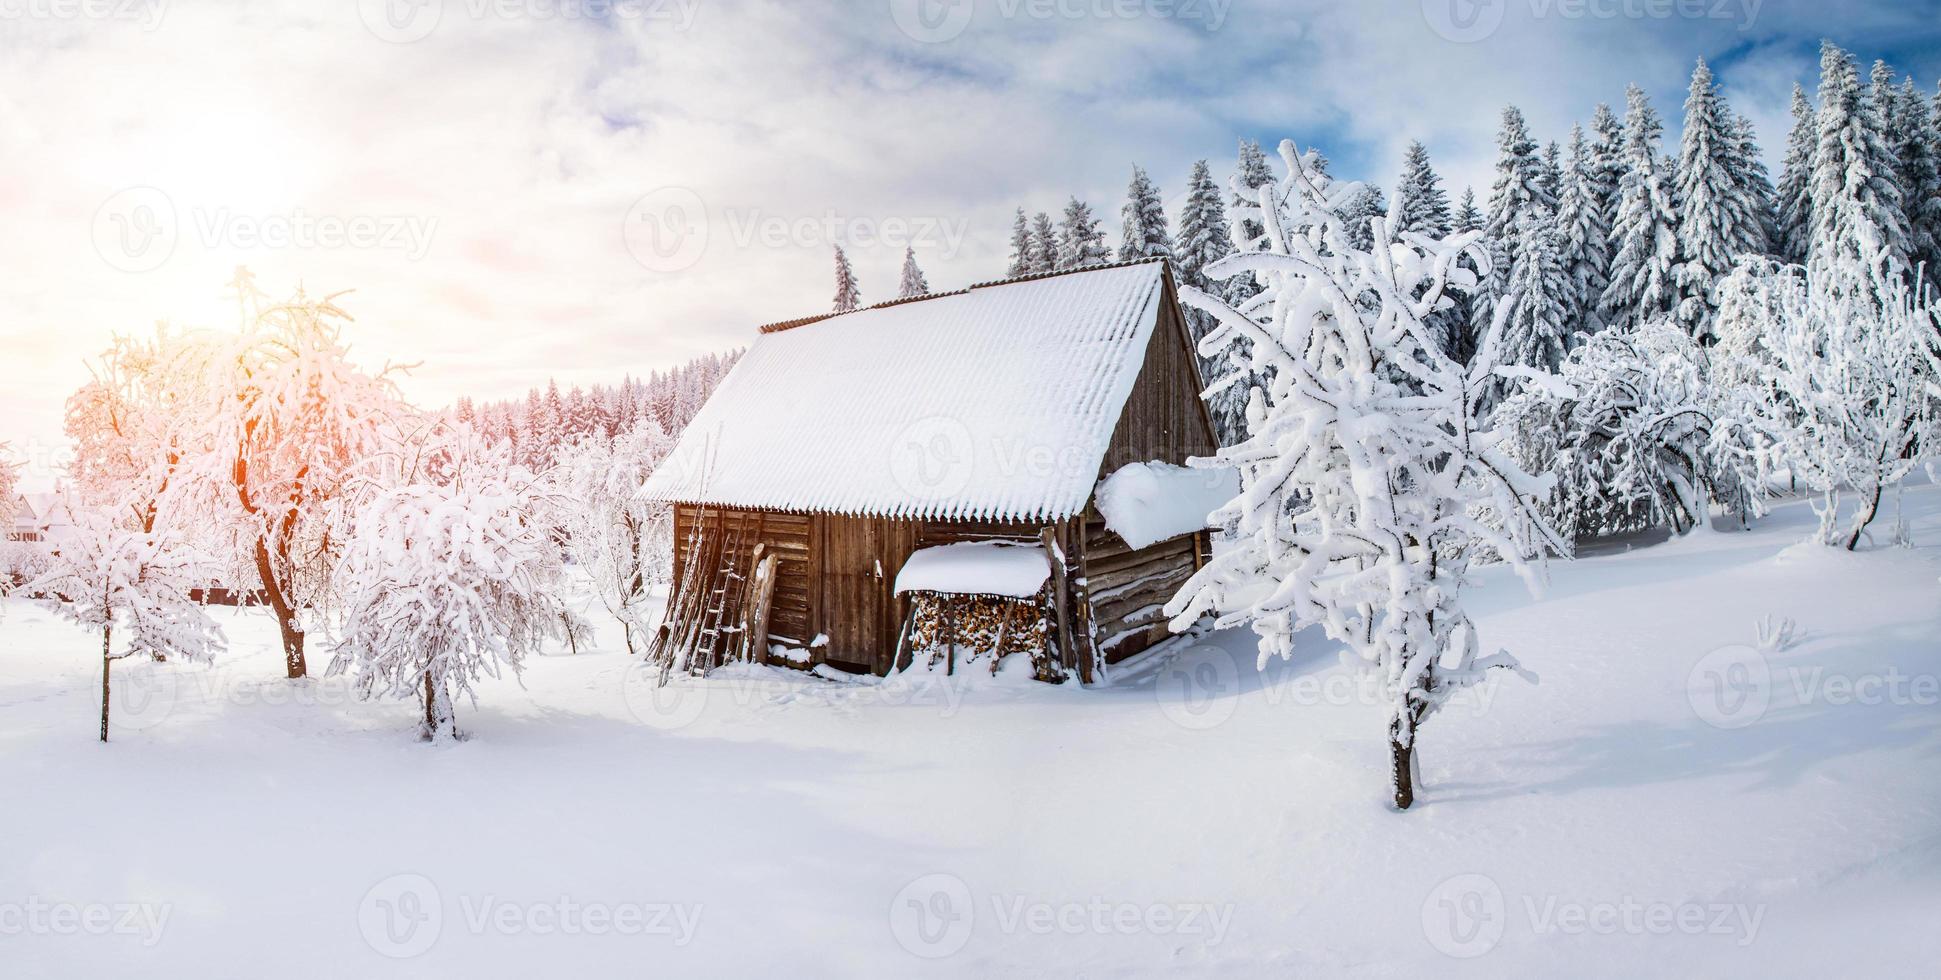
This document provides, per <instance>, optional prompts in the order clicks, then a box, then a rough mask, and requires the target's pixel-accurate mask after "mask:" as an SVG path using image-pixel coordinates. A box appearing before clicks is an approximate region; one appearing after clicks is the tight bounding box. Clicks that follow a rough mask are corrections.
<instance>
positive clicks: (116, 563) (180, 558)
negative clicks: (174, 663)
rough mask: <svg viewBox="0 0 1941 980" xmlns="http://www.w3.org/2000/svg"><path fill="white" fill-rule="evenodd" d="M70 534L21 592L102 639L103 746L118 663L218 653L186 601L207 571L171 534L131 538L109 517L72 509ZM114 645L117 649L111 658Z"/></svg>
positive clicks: (212, 626) (200, 616)
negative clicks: (45, 601) (43, 600)
mask: <svg viewBox="0 0 1941 980" xmlns="http://www.w3.org/2000/svg"><path fill="white" fill-rule="evenodd" d="M74 511H75V513H74V518H75V527H74V529H73V531H72V532H71V533H70V534H68V535H66V536H63V537H62V539H61V542H60V547H59V548H56V549H54V551H53V552H52V554H51V555H50V556H49V558H48V567H47V570H46V571H45V572H44V573H43V574H42V575H41V576H40V577H39V578H36V579H35V580H34V581H32V582H30V583H28V584H27V585H26V586H25V588H24V589H23V590H22V591H24V592H25V593H26V594H28V595H37V596H44V597H46V598H47V599H49V600H50V601H49V603H48V606H49V608H50V609H52V610H53V611H54V612H55V613H56V614H58V615H60V616H61V617H63V618H65V619H68V620H70V621H72V622H74V623H76V624H77V625H80V626H82V627H84V628H87V629H91V630H92V629H98V630H100V631H101V740H102V741H103V742H106V741H107V740H108V706H109V702H110V700H111V693H112V692H111V688H112V685H111V683H110V680H111V676H112V671H111V670H110V668H111V667H112V666H113V664H114V662H115V661H117V660H122V659H126V658H128V657H145V658H149V659H154V660H163V659H167V660H185V661H207V660H210V659H212V658H213V657H214V656H215V655H216V654H218V653H220V652H221V651H222V649H223V646H224V639H223V634H222V630H221V628H219V627H217V626H216V623H215V621H214V620H212V619H210V618H209V614H208V612H207V611H205V610H204V608H203V606H202V604H201V603H200V602H197V601H195V600H194V599H193V598H191V595H192V593H193V592H194V591H195V590H197V589H201V588H205V587H207V586H208V584H209V581H210V575H211V564H210V562H209V560H208V559H207V558H205V557H204V556H203V555H201V554H200V553H199V552H197V551H195V550H194V549H193V548H191V547H190V546H189V545H188V544H187V543H186V542H184V541H183V540H182V539H181V538H180V537H179V536H177V535H176V534H175V533H174V532H173V531H159V532H158V531H143V530H136V529H134V528H131V527H130V526H128V524H126V523H124V522H120V521H117V520H116V519H115V518H114V517H112V516H110V515H109V514H106V513H103V512H100V511H93V510H88V509H85V508H80V507H76V508H74ZM117 641H119V649H118V651H117Z"/></svg>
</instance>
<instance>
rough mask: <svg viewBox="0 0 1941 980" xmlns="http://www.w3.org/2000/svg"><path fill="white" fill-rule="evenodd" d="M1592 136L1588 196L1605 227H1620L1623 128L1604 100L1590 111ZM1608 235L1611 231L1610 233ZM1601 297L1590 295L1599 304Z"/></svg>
mask: <svg viewBox="0 0 1941 980" xmlns="http://www.w3.org/2000/svg"><path fill="white" fill-rule="evenodd" d="M1586 135H1588V136H1589V137H1590V161H1591V162H1590V182H1589V183H1588V184H1587V185H1586V189H1587V191H1588V194H1587V196H1588V197H1589V198H1590V200H1591V202H1592V203H1593V205H1594V206H1595V207H1596V209H1597V214H1598V217H1599V220H1600V221H1601V222H1602V223H1603V225H1604V227H1605V228H1606V229H1614V228H1616V227H1617V215H1618V201H1619V199H1620V197H1621V193H1622V192H1621V188H1622V185H1623V182H1624V171H1625V163H1624V127H1623V125H1622V124H1620V123H1619V122H1618V118H1617V116H1615V115H1613V114H1612V112H1611V107H1610V106H1608V105H1605V104H1604V103H1602V102H1599V103H1598V104H1597V108H1596V109H1595V110H1594V111H1592V113H1591V128H1590V132H1589V133H1588V134H1586ZM1607 234H1608V232H1607ZM1604 250H1605V254H1606V255H1614V254H1615V250H1616V243H1615V242H1610V241H1607V242H1606V244H1605V249H1604ZM1610 273H1611V268H1610V265H1609V260H1608V259H1607V260H1606V265H1605V267H1604V278H1605V279H1606V280H1607V281H1608V280H1609V279H1610V277H1611V275H1610ZM1600 299H1601V297H1596V296H1593V297H1591V302H1592V303H1593V304H1596V303H1598V302H1599V301H1600Z"/></svg>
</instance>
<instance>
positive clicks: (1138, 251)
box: [1119, 166, 1173, 261]
mask: <svg viewBox="0 0 1941 980" xmlns="http://www.w3.org/2000/svg"><path fill="white" fill-rule="evenodd" d="M1119 218H1120V220H1121V227H1120V240H1119V259H1120V260H1121V261H1124V260H1127V259H1143V258H1147V257H1149V256H1154V255H1167V256H1170V255H1172V254H1173V232H1172V230H1171V229H1170V228H1168V227H1167V224H1166V206H1165V203H1164V202H1163V201H1161V200H1160V197H1159V185H1157V184H1154V183H1153V182H1152V178H1151V177H1148V176H1146V170H1145V168H1144V167H1139V166H1134V167H1133V168H1132V183H1131V184H1130V185H1128V186H1127V187H1126V204H1125V207H1124V208H1123V209H1121V210H1120V212H1119Z"/></svg>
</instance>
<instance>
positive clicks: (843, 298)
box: [835, 245, 863, 313]
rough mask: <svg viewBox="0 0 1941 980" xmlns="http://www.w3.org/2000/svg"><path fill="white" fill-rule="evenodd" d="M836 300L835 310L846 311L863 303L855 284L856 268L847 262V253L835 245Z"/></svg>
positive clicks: (861, 295) (860, 293)
mask: <svg viewBox="0 0 1941 980" xmlns="http://www.w3.org/2000/svg"><path fill="white" fill-rule="evenodd" d="M835 248H836V300H835V311H836V312H837V313H848V312H851V311H853V310H855V309H856V308H857V307H859V306H861V305H863V294H862V290H861V289H859V288H858V287H857V285H856V270H855V269H854V268H853V267H852V266H850V264H849V255H848V254H847V253H845V252H844V251H843V250H842V246H841V245H837V246H836V247H835Z"/></svg>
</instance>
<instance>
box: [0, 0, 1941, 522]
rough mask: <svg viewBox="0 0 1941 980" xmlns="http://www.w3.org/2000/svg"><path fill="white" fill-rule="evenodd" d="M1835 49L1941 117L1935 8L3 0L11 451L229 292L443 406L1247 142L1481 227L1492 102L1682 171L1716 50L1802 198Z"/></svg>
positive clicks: (1381, 2) (747, 321)
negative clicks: (1810, 136)
mask: <svg viewBox="0 0 1941 980" xmlns="http://www.w3.org/2000/svg"><path fill="white" fill-rule="evenodd" d="M1823 37H1825V38H1831V39H1832V40H1834V41H1835V42H1836V43H1839V44H1841V45H1842V46H1845V47H1847V48H1849V49H1850V50H1852V51H1854V52H1855V54H1856V55H1857V56H1858V57H1859V58H1860V59H1861V60H1862V62H1863V63H1868V62H1871V61H1872V60H1873V59H1875V58H1886V59H1888V60H1889V61H1890V62H1892V63H1893V64H1894V65H1895V66H1896V67H1897V68H1899V69H1900V70H1901V71H1903V72H1904V73H1911V74H1912V76H1913V77H1914V78H1915V79H1916V81H1917V83H1918V84H1919V86H1920V87H1921V88H1922V89H1923V90H1925V91H1928V92H1933V91H1935V88H1936V81H1937V76H1941V0H1921V2H1898V3H1890V2H1875V3H1866V4H1858V3H1818V2H1791V3H1787V2H1782V0H858V2H854V3H834V2H814V0H313V2H296V0H248V2H240V0H238V2H229V0H0V229H3V230H0V441H7V442H10V443H11V445H12V452H13V453H14V455H15V457H16V458H17V459H20V460H22V461H24V462H25V464H26V466H27V476H28V479H29V483H30V485H33V486H37V487H45V486H46V485H47V484H48V483H49V482H50V481H52V480H54V479H56V478H57V477H58V473H59V463H60V459H61V449H62V437H61V414H62V402H63V400H64V399H65V398H66V396H67V395H68V394H69V393H70V392H72V391H73V390H74V389H75V388H76V387H77V386H78V385H80V384H81V383H82V382H83V381H85V380H86V379H87V377H88V368H87V362H88V360H89V358H91V357H93V356H94V355H96V354H98V353H99V352H100V351H101V350H102V349H103V348H105V347H106V346H107V344H108V342H109V339H110V338H111V337H112V336H113V335H114V334H116V333H140V332H145V331H148V330H150V329H152V325H153V324H155V323H157V322H161V321H167V322H171V323H180V324H189V325H195V326H218V327H233V326H234V324H235V323H236V307H235V304H234V302H233V299H231V298H229V297H228V296H227V295H226V293H225V289H224V287H225V285H226V284H228V283H229V282H231V281H232V280H233V279H234V278H235V270H236V269H237V268H238V267H239V266H246V267H248V268H249V269H250V270H251V271H252V272H253V273H254V274H255V277H256V282H257V284H258V285H259V286H260V287H262V288H264V289H266V290H267V291H268V292H271V293H273V294H285V293H293V292H294V291H296V290H298V289H299V288H301V289H303V290H305V291H307V292H309V293H311V294H313V295H318V294H330V293H336V292H339V291H342V290H354V292H352V293H350V294H349V295H347V296H345V297H343V298H342V299H341V300H340V305H342V306H343V307H344V308H345V309H347V310H348V311H350V313H351V314H352V315H353V316H354V317H355V318H356V320H355V322H354V323H353V324H351V325H349V326H348V327H347V329H346V334H345V335H346V337H347V338H348V340H349V341H350V342H351V345H352V349H353V356H354V357H355V358H356V359H357V360H358V361H360V362H361V363H365V364H368V365H371V366H373V367H377V366H381V365H383V364H384V363H386V362H390V363H402V364H413V365H416V366H415V367H414V368H413V370H412V373H411V375H410V377H409V379H408V380H407V381H406V383H405V388H406V393H407V394H408V395H409V396H411V397H412V398H413V399H415V400H417V401H418V402H420V403H421V404H425V405H442V404H447V403H449V402H450V401H451V400H452V399H453V398H455V397H457V396H459V395H461V394H469V395H473V396H475V397H478V398H500V397H510V396H516V395H521V394H523V393H524V392H525V390H526V389H527V388H529V387H532V386H535V385H540V386H543V385H544V383H545V381H546V379H547V378H548V377H552V378H556V379H558V381H559V382H560V384H561V385H562V386H571V385H575V384H593V383H602V382H612V381H616V380H618V379H619V378H621V377H622V376H624V375H626V374H629V373H631V374H644V373H646V372H648V371H651V370H654V369H657V368H664V367H667V366H669V365H672V364H677V363H680V362H682V361H685V360H687V359H689V358H692V357H694V356H696V355H699V354H703V353H707V352H713V351H721V350H726V349H729V348H733V347H737V346H743V345H746V344H747V343H749V342H751V341H752V340H753V338H754V336H755V328H756V327H757V326H758V325H759V324H762V323H767V322H772V321H776V320H782V319H789V318H793V317H797V316H802V315H806V314H811V313H816V312H820V311H822V310H824V309H826V308H827V307H828V306H829V304H830V301H831V298H832V296H833V293H834V286H833V274H832V258H831V249H832V247H833V246H835V245H837V244H842V245H844V246H845V247H846V248H847V249H848V250H849V252H850V253H851V256H852V258H853V259H854V261H855V264H856V269H857V273H858V275H859V277H860V279H861V283H862V289H863V297H864V300H865V302H873V301H876V300H881V299H888V298H891V297H892V296H893V294H894V291H895V287H896V283H897V273H898V269H899V267H900V265H901V262H902V258H903V253H904V249H905V247H912V248H914V249H915V250H916V254H917V258H918V261H919V262H920V264H921V265H922V266H923V268H924V269H925V271H926V273H927V274H928V277H929V280H930V283H931V285H932V286H933V288H938V289H948V288H957V287H961V286H965V285H969V284H971V283H973V282H979V281H985V280H989V279H993V278H997V277H999V276H1001V275H1002V274H1003V271H1004V268H1005V265H1006V251H1007V245H1008V239H1009V235H1010V230H1011V221H1012V214H1013V212H1014V209H1016V208H1018V207H1020V206H1022V207H1025V208H1027V209H1029V210H1031V211H1039V210H1043V211H1050V212H1052V213H1054V214H1056V213H1057V212H1058V210H1059V209H1060V208H1062V206H1063V204H1064V202H1065V200H1066V199H1067V197H1068V196H1071V195H1077V196H1078V197H1080V198H1082V199H1084V200H1087V201H1089V202H1090V203H1091V204H1092V205H1093V207H1094V210H1095V211H1097V212H1098V213H1099V214H1100V215H1101V216H1103V217H1104V218H1105V223H1106V229H1107V231H1108V234H1109V235H1110V236H1111V239H1112V241H1113V243H1114V244H1116V241H1117V233H1118V223H1119V222H1118V211H1119V208H1120V206H1121V205H1122V204H1123V202H1124V197H1125V188H1126V184H1127V182H1128V179H1129V177H1130V173H1131V168H1132V167H1133V166H1134V165H1135V164H1138V165H1141V166H1144V167H1145V168H1147V169H1148V170H1149V171H1150V172H1151V174H1152V175H1153V178H1154V179H1155V180H1156V181H1158V183H1159V184H1160V186H1161V189H1162V190H1163V191H1164V192H1165V194H1166V197H1167V205H1168V208H1169V213H1173V214H1176V212H1177V208H1178V205H1179V203H1180V201H1181V199H1182V198H1183V196H1184V195H1183V191H1184V184H1185V178H1186V174H1187V171H1188V170H1189V168H1190V167H1191V165H1192V163H1193V161H1195V160H1197V159H1201V158H1206V159H1208V160H1209V161H1210V162H1211V164H1212V165H1213V168H1214V173H1215V177H1216V180H1220V181H1222V182H1224V181H1225V180H1226V178H1227V176H1228V174H1229V173H1230V172H1231V169H1232V164H1233V160H1234V157H1235V150H1236V145H1237V142H1238V140H1240V139H1242V138H1253V139H1259V140H1261V141H1262V142H1263V144H1265V145H1267V146H1269V147H1270V148H1271V147H1272V146H1273V145H1275V144H1277V143H1278V142H1279V141H1280V140H1282V139H1293V140H1294V141H1296V143H1298V144H1299V145H1301V146H1303V147H1307V146H1310V145H1312V146H1318V147H1319V148H1320V149H1322V151H1323V152H1325V153H1326V154H1327V155H1328V156H1329V157H1330V158H1331V159H1332V160H1333V162H1334V171H1335V173H1336V174H1337V175H1338V176H1345V177H1349V178H1355V179H1366V180H1371V181H1374V182H1376V183H1380V184H1382V185H1384V186H1392V184H1393V181H1394V175H1395V173H1396V172H1397V171H1398V170H1399V165H1400V160H1401V155H1402V150H1403V148H1404V147H1405V146H1406V145H1407V144H1408V142H1409V141H1410V140H1411V139H1420V140H1422V141H1423V142H1424V143H1426V144H1427V146H1428V148H1429V151H1430V155H1431V158H1432V160H1433V162H1434V163H1435V165H1436V167H1437V169H1438V170H1439V171H1440V172H1441V173H1442V175H1443V177H1444V178H1445V181H1446V182H1447V183H1448V185H1449V190H1450V193H1451V197H1452V198H1453V197H1455V196H1457V195H1458V194H1460V192H1461V189H1462V188H1463V187H1464V186H1465V185H1474V186H1475V188H1476V190H1477V194H1478V197H1479V199H1483V198H1486V197H1487V193H1488V185H1489V182H1490V172H1489V171H1490V166H1491V161H1492V158H1493V154H1494V134H1495V133H1494V131H1495V126H1496V122H1497V118H1498V116H1499V114H1500V112H1501V109H1502V107H1503V106H1504V105H1505V104H1510V103H1514V104H1516V105H1518V106H1519V107H1520V108H1522V109H1523V110H1524V112H1525V114H1526V115H1527V116H1528V117H1529V119H1530V123H1531V125H1532V127H1533V129H1534V130H1535V132H1536V134H1537V135H1538V136H1539V138H1542V139H1546V140H1548V139H1563V138H1565V137H1566V136H1567V134H1568V131H1569V127H1570V125H1571V123H1572V122H1575V121H1584V120H1587V119H1588V118H1589V116H1590V113H1591V110H1592V108H1593V107H1594V106H1595V105H1596V104H1597V103H1598V102H1610V103H1612V104H1613V105H1615V106H1617V107H1618V108H1620V109H1621V108H1622V103H1623V94H1624V87H1625V85H1626V84H1627V83H1629V82H1634V81H1635V82H1637V83H1639V84H1640V85H1642V86H1644V87H1645V89H1646V90H1647V91H1648V92H1649V93H1650V95H1651V96H1652V99H1653V101H1654V103H1655V104H1656V105H1657V107H1658V109H1659V110H1660V112H1661V114H1663V115H1664V116H1665V118H1666V122H1667V129H1668V133H1667V137H1668V141H1675V140H1676V139H1677V135H1678V129H1679V125H1678V120H1679V117H1680V114H1681V108H1680V106H1681V104H1682V101H1683V98H1684V90H1685V87H1686V84H1687V80H1688V76H1689V74H1690V72H1691V69H1692V65H1693V62H1694V61H1695V59H1698V58H1705V59H1708V60H1709V61H1710V62H1711V63H1712V65H1713V67H1714V69H1715V71H1716V72H1717V73H1718V75H1719V78H1720V82H1721V84H1722V85H1723V87H1724V90H1725V94H1726V96H1727V98H1728V99H1730V100H1731V101H1732V103H1733V104H1734V106H1735V108H1737V109H1738V110H1739V111H1741V112H1744V113H1746V114H1748V115H1750V116H1751V117H1752V118H1753V120H1754V121H1755V122H1756V123H1757V124H1758V128H1759V134H1760V137H1761V142H1762V144H1763V146H1764V149H1765V151H1766V153H1767V154H1768V156H1769V158H1770V160H1771V163H1772V165H1773V166H1774V168H1775V173H1776V172H1777V163H1778V157H1779V154H1780V153H1781V152H1782V151H1783V148H1784V143H1785V136H1786V131H1787V128H1788V125H1789V120H1788V115H1787V107H1788V104H1789V100H1790V93H1791V89H1792V86H1793V84H1794V83H1796V82H1801V83H1805V84H1807V86H1808V90H1809V92H1810V91H1811V89H1812V87H1813V83H1814V80H1815V76H1816V74H1817V62H1818V54H1817V49H1818V44H1819V41H1820V39H1821V38H1823ZM1672 145H1675V144H1673V143H1669V142H1668V148H1669V147H1670V146H1672ZM812 391H813V385H812V383H811V384H810V385H809V386H806V387H805V393H809V394H806V395H805V396H806V397H812Z"/></svg>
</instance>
